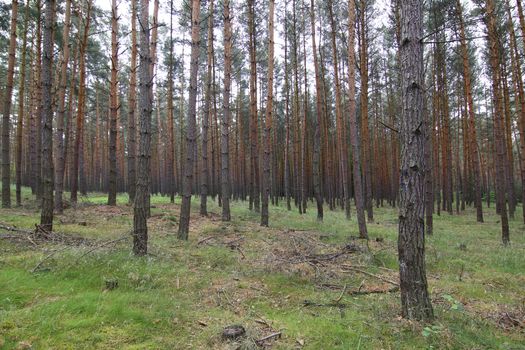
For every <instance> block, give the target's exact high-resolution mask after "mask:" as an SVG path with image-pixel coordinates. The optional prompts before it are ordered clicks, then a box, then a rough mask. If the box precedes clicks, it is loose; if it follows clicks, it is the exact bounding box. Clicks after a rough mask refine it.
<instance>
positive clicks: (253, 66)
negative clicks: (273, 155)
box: [248, 0, 260, 212]
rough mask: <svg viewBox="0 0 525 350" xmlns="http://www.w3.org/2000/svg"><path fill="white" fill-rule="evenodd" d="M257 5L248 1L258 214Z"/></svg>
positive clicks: (252, 156)
mask: <svg viewBox="0 0 525 350" xmlns="http://www.w3.org/2000/svg"><path fill="white" fill-rule="evenodd" d="M254 17H255V4H254V0H248V27H249V37H250V42H249V51H250V159H251V182H252V186H251V195H250V197H251V199H250V201H252V202H253V208H254V209H255V211H256V212H259V210H260V188H259V182H260V181H259V142H258V141H259V140H258V139H259V136H258V126H257V124H258V122H257V119H258V116H257V62H256V60H257V57H256V54H257V49H256V45H257V44H256V33H255V19H254Z"/></svg>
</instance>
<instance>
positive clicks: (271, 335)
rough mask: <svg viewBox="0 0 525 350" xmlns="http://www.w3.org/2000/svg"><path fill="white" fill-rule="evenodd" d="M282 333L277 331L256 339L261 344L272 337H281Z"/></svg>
mask: <svg viewBox="0 0 525 350" xmlns="http://www.w3.org/2000/svg"><path fill="white" fill-rule="evenodd" d="M281 334H282V332H275V333H272V334H270V335H267V336H266V337H262V338H261V339H259V340H256V341H255V342H256V343H257V345H260V344H262V343H263V342H265V341H266V340H270V339H273V338H280V337H281Z"/></svg>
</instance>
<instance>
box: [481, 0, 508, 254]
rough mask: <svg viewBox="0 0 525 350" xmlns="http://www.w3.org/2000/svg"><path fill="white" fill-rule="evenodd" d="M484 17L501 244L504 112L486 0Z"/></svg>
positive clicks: (503, 227)
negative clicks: (490, 83) (492, 111)
mask: <svg viewBox="0 0 525 350" xmlns="http://www.w3.org/2000/svg"><path fill="white" fill-rule="evenodd" d="M485 5H486V7H485V16H486V25H487V32H488V44H489V63H490V67H491V75H492V94H493V103H494V113H493V118H494V141H495V150H496V153H495V159H494V160H495V163H496V164H495V170H496V176H495V181H496V197H497V201H498V203H499V205H498V207H499V214H500V216H501V239H502V241H503V244H505V245H507V244H508V243H509V242H510V237H509V221H508V220H509V219H508V215H507V204H506V200H505V190H506V181H505V164H504V159H505V157H506V155H505V153H506V152H505V135H504V131H503V128H504V123H503V121H504V111H503V106H502V99H503V96H502V92H501V71H500V50H499V46H500V44H499V36H498V31H497V25H496V14H495V13H494V11H495V7H494V1H493V0H486V2H485Z"/></svg>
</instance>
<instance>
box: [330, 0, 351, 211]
mask: <svg viewBox="0 0 525 350" xmlns="http://www.w3.org/2000/svg"><path fill="white" fill-rule="evenodd" d="M328 10H329V18H330V30H331V39H332V55H333V66H334V79H335V114H336V129H337V150H338V156H339V164H340V165H339V169H340V176H341V180H339V181H340V182H341V185H342V191H341V194H342V200H343V205H344V208H345V213H346V218H347V219H350V196H349V194H348V157H347V147H346V142H345V138H344V135H345V132H344V131H345V122H344V119H343V113H342V111H341V108H342V103H343V102H342V96H341V82H340V80H339V66H338V59H337V46H336V41H335V33H336V25H335V18H334V14H333V3H332V0H330V1H329V4H328Z"/></svg>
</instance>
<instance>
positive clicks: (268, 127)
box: [261, 0, 275, 226]
mask: <svg viewBox="0 0 525 350" xmlns="http://www.w3.org/2000/svg"><path fill="white" fill-rule="evenodd" d="M274 9H275V0H270V3H269V11H268V96H267V98H266V120H265V123H264V124H265V125H264V160H263V161H264V168H263V178H262V183H263V191H262V207H261V226H268V197H269V195H270V179H271V165H270V161H271V154H272V153H271V147H272V146H271V134H272V126H273V125H272V116H273V73H274V72H273V60H274V30H273V21H274V19H273V17H274Z"/></svg>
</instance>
